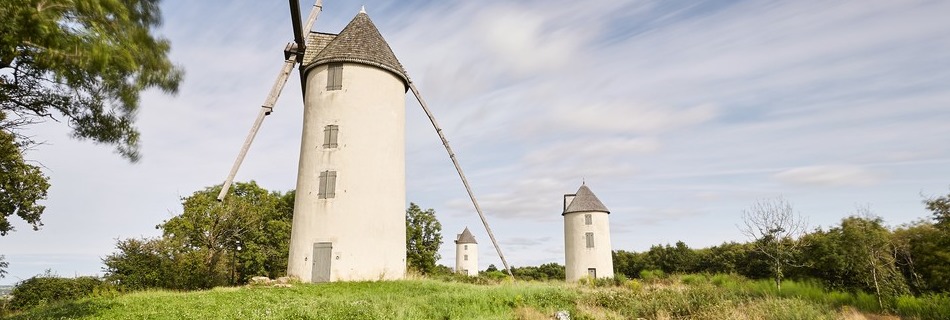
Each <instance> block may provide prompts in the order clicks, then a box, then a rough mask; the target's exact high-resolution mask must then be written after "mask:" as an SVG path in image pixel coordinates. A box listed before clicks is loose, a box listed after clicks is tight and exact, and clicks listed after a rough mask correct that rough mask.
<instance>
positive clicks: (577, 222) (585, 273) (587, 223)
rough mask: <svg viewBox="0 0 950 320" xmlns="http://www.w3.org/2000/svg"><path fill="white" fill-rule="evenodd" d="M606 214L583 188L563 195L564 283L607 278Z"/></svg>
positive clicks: (609, 266)
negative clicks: (584, 278)
mask: <svg viewBox="0 0 950 320" xmlns="http://www.w3.org/2000/svg"><path fill="white" fill-rule="evenodd" d="M609 214H610V211H609V210H607V207H605V206H604V204H603V203H602V202H600V199H597V196H595V195H594V193H593V192H591V191H590V188H588V187H587V185H585V184H581V187H580V188H579V189H577V193H574V194H565V195H564V212H563V213H562V214H561V215H562V216H564V265H565V270H564V271H565V274H566V278H567V281H568V282H571V281H577V280H580V279H581V278H583V277H590V278H611V277H613V276H614V262H613V257H612V256H611V246H610V221H609V220H608V215H609Z"/></svg>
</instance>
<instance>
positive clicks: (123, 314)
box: [12, 280, 579, 319]
mask: <svg viewBox="0 0 950 320" xmlns="http://www.w3.org/2000/svg"><path fill="white" fill-rule="evenodd" d="M578 296H579V293H578V292H577V291H575V290H573V289H571V288H569V287H566V286H564V285H558V284H553V283H524V282H517V283H502V284H496V285H492V286H479V285H471V284H465V283H448V282H441V281H433V280H414V281H379V282H335V283H326V284H319V285H315V284H299V285H294V286H293V287H290V288H273V287H242V288H217V289H212V290H206V291H196V292H185V293H178V292H162V291H146V292H137V293H132V294H127V295H122V296H118V297H114V298H108V299H106V298H93V299H86V300H80V301H72V302H67V303H61V304H51V305H47V306H44V307H40V308H37V309H34V310H31V311H29V312H28V313H26V314H21V315H18V316H14V317H13V318H12V319H61V318H68V319H77V318H100V319H144V318H148V319H511V318H514V314H515V311H516V310H517V309H519V308H532V309H534V310H538V311H539V312H541V313H542V314H545V315H552V314H554V312H555V311H557V310H568V311H569V312H571V314H576V313H577V311H576V306H575V301H576V300H577V299H578Z"/></svg>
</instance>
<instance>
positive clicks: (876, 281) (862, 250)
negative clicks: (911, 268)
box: [832, 209, 907, 309]
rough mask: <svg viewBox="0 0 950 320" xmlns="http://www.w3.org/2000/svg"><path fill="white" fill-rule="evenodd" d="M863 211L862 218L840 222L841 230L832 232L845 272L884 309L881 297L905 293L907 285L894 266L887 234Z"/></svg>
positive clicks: (875, 218) (876, 218)
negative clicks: (871, 293)
mask: <svg viewBox="0 0 950 320" xmlns="http://www.w3.org/2000/svg"><path fill="white" fill-rule="evenodd" d="M864 210H865V211H863V212H864V213H865V216H863V217H857V216H852V217H848V218H845V219H844V220H842V221H841V228H840V229H833V230H832V232H837V233H840V238H841V248H843V249H844V254H843V256H844V257H845V261H847V264H848V267H849V268H848V269H849V270H850V271H851V272H853V273H854V277H855V279H856V280H858V281H859V282H861V283H862V284H863V285H864V288H867V289H871V290H872V291H873V292H874V293H875V295H876V296H877V300H878V305H879V306H880V307H881V308H882V309H883V308H884V302H883V298H882V297H894V296H897V295H900V294H903V293H906V291H907V286H906V284H905V283H904V279H903V277H902V276H901V273H900V270H899V269H898V267H897V259H896V257H895V254H894V253H895V246H894V244H893V243H892V241H891V234H890V231H889V230H887V228H885V227H884V225H883V221H882V220H881V218H880V217H875V216H871V215H870V214H868V211H867V210H866V209H864Z"/></svg>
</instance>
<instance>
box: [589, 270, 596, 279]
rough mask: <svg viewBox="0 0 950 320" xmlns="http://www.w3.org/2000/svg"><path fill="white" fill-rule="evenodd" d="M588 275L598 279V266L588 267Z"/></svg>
mask: <svg viewBox="0 0 950 320" xmlns="http://www.w3.org/2000/svg"><path fill="white" fill-rule="evenodd" d="M587 276H588V277H590V278H591V279H597V269H596V268H587Z"/></svg>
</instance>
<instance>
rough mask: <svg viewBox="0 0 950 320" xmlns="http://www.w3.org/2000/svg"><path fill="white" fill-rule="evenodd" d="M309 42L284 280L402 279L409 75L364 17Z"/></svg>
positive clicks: (404, 250) (404, 251)
mask: <svg viewBox="0 0 950 320" xmlns="http://www.w3.org/2000/svg"><path fill="white" fill-rule="evenodd" d="M310 43H313V45H311V46H310V47H309V48H308V49H310V50H308V51H309V52H314V54H312V55H305V56H304V62H303V72H304V77H306V83H307V89H306V93H305V94H304V106H305V110H304V117H303V121H304V126H303V137H302V141H301V146H300V166H299V169H298V173H297V197H296V202H295V203H294V221H293V231H292V233H291V238H290V257H289V260H288V267H287V273H288V274H289V275H291V276H296V277H299V278H300V279H310V280H311V281H313V282H325V281H336V280H375V279H401V278H402V277H403V276H404V274H405V273H406V220H405V218H406V161H405V158H406V155H405V130H406V128H405V126H406V125H405V123H406V121H405V118H406V106H405V97H406V91H407V90H408V86H409V80H408V78H409V77H407V76H406V72H405V70H403V68H402V65H401V64H400V63H399V61H398V60H397V59H396V56H395V55H394V54H393V52H392V50H391V49H390V48H389V45H388V44H387V43H386V41H385V40H383V37H382V36H381V35H380V34H379V31H378V30H377V29H376V26H375V25H373V22H372V21H371V20H370V18H369V15H367V14H366V12H365V11H361V12H360V13H359V14H357V15H356V17H354V18H353V20H352V21H350V23H349V24H348V25H347V26H346V27H345V28H343V31H341V32H340V34H338V35H335V36H334V35H330V34H321V33H315V34H311V41H310ZM324 43H326V44H325V47H323V48H321V45H323V44H324Z"/></svg>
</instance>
